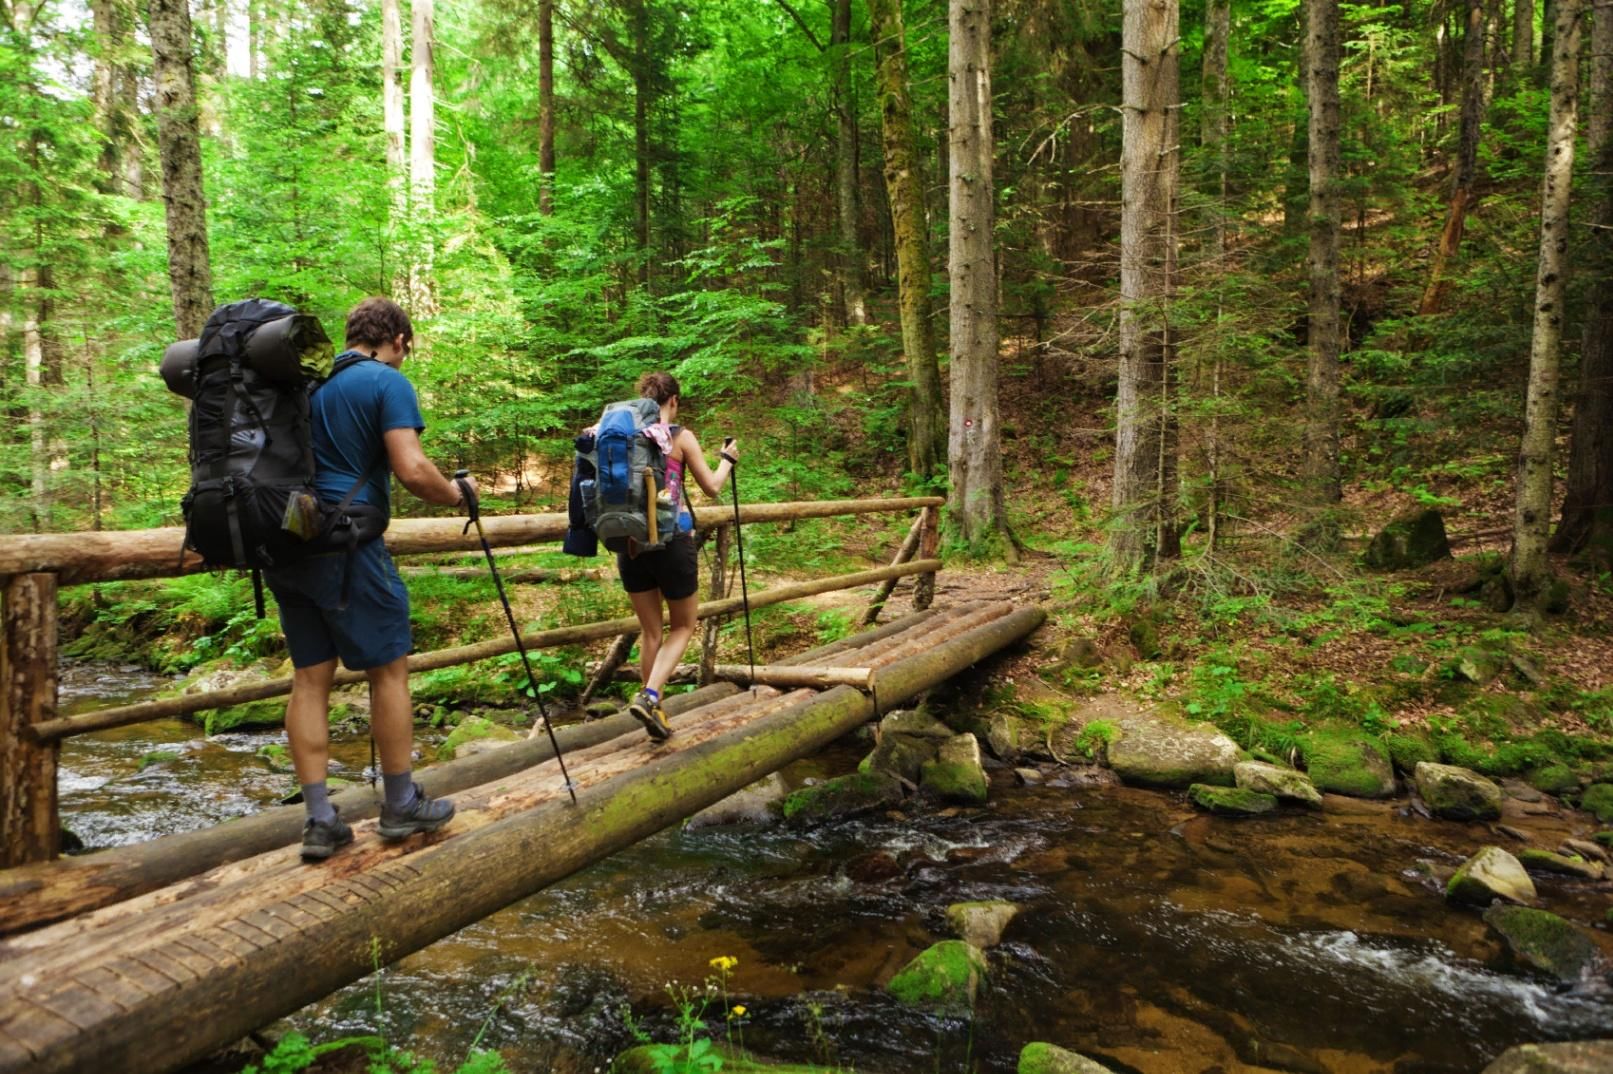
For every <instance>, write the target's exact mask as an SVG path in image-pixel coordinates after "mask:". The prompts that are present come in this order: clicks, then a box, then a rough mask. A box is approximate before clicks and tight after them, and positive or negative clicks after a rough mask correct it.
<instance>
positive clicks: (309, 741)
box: [264, 298, 476, 862]
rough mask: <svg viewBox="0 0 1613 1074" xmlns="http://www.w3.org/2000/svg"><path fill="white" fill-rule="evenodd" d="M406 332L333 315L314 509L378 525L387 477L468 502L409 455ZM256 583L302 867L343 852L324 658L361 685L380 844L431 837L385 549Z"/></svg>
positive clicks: (374, 317)
mask: <svg viewBox="0 0 1613 1074" xmlns="http://www.w3.org/2000/svg"><path fill="white" fill-rule="evenodd" d="M413 341H414V330H413V327H412V325H411V324H410V321H409V315H408V314H407V313H405V312H404V311H403V309H402V307H400V306H399V305H398V304H397V303H395V302H393V301H391V300H390V299H385V298H367V299H365V300H364V301H363V302H360V303H359V304H358V305H357V306H355V307H354V308H353V311H352V312H351V313H349V314H348V316H347V350H346V351H345V352H344V353H343V354H341V355H338V356H337V369H338V370H339V372H338V373H336V374H335V375H333V376H332V377H331V378H330V379H329V380H327V381H325V382H324V383H323V384H321V385H320V386H319V388H318V389H317V390H316V391H314V393H313V395H312V397H311V398H310V400H309V419H310V420H309V425H310V429H311V436H312V441H313V451H314V460H315V469H314V473H315V479H314V484H315V487H316V489H317V491H318V493H319V499H320V500H321V501H322V502H325V503H337V502H341V503H342V504H343V506H344V509H345V508H346V507H347V505H349V504H351V505H352V506H354V507H361V506H365V505H367V506H368V508H369V509H370V510H372V511H375V510H378V511H379V512H380V515H381V518H380V525H379V526H378V527H375V528H374V530H373V532H374V533H376V534H379V533H380V532H381V531H382V530H384V529H385V528H386V520H387V518H388V517H389V510H390V504H389V482H388V476H389V474H396V475H397V477H398V480H399V481H400V482H402V483H403V486H404V487H405V488H407V489H408V490H409V491H410V492H412V493H414V494H415V495H416V496H418V497H420V498H421V499H422V500H425V501H427V502H428V503H436V504H443V505H445V506H451V507H452V506H458V505H460V504H461V503H463V502H464V500H465V497H466V496H473V495H474V494H475V491H476V483H475V480H474V479H473V478H469V477H467V478H464V479H463V481H464V483H465V486H466V487H465V488H461V486H460V484H458V483H456V482H454V481H451V480H449V479H448V478H446V477H444V476H443V474H442V472H441V471H440V470H438V469H437V467H436V466H435V465H434V464H433V463H432V462H431V460H430V459H428V458H426V455H425V452H424V451H422V450H421V447H420V432H421V430H422V429H424V428H425V421H424V419H423V418H422V417H421V415H420V405H419V402H418V400H417V399H416V397H415V392H414V387H413V386H412V385H411V384H410V383H409V381H408V378H406V377H405V376H404V375H403V373H402V372H401V371H400V368H399V367H400V366H402V364H403V360H404V358H405V357H407V356H408V354H409V351H410V349H411V348H412V346H413ZM264 577H265V579H266V581H267V582H268V583H269V588H270V589H271V590H273V592H274V595H275V600H276V602H277V603H278V604H279V606H280V623H281V627H282V629H284V631H285V635H286V647H287V648H288V649H289V650H290V651H291V662H292V666H293V668H294V672H293V678H292V690H291V701H290V703H289V704H288V705H287V706H286V736H287V738H288V739H289V740H290V743H291V757H292V762H293V764H294V766H295V768H296V771H297V781H298V782H299V783H301V784H302V795H303V803H304V805H305V807H306V809H307V814H308V819H307V821H306V822H305V824H304V827H303V843H302V858H303V860H304V861H309V862H313V861H323V860H324V859H326V858H328V857H330V855H331V854H332V853H333V852H334V851H335V850H336V849H337V848H339V847H341V846H344V845H346V844H347V843H350V842H352V840H353V829H352V828H351V827H349V826H348V825H347V823H346V822H345V821H343V820H342V819H341V817H340V816H339V815H338V814H337V810H336V807H335V806H334V805H332V804H331V801H330V795H329V792H328V790H327V787H326V773H327V770H328V764H329V759H330V726H329V720H330V691H331V686H332V683H333V681H334V678H335V675H336V661H337V659H338V658H340V660H341V662H342V663H343V664H344V665H346V666H347V667H348V668H349V669H351V670H359V671H363V672H364V673H365V675H366V677H367V678H368V679H369V685H370V728H371V732H372V734H373V735H374V738H375V743H376V747H377V749H378V751H379V752H380V757H381V778H382V780H383V782H384V784H385V790H386V801H385V804H384V805H383V806H382V809H381V820H380V827H379V830H380V833H381V836H382V838H384V839H403V838H405V837H407V836H409V835H413V834H414V833H416V832H430V831H435V830H436V829H438V828H441V827H442V826H443V825H444V824H446V823H448V821H449V819H450V818H452V817H453V815H454V805H453V803H452V802H449V801H446V800H435V799H432V798H430V797H428V796H427V795H426V793H425V792H424V790H422V789H421V787H420V785H419V784H417V783H415V782H414V779H413V777H412V773H411V764H412V757H413V751H414V720H413V717H414V711H413V704H412V702H411V700H410V697H409V669H408V654H409V650H410V649H411V648H412V647H413V640H412V638H411V636H410V632H409V594H408V591H407V590H406V589H405V588H404V585H403V580H402V579H401V578H400V577H399V576H398V571H397V568H396V567H394V566H393V564H392V557H391V556H390V555H389V554H388V552H387V549H386V544H385V542H384V541H382V540H381V538H380V537H379V536H374V537H371V538H370V539H368V540H365V541H363V542H362V543H359V544H356V545H355V546H353V547H351V548H349V549H348V550H346V551H333V552H326V553H323V554H319V555H313V556H309V557H306V558H303V559H299V560H296V561H295V562H291V563H288V564H285V565H277V566H273V567H270V568H268V569H267V570H266V571H265V572H264Z"/></svg>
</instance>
